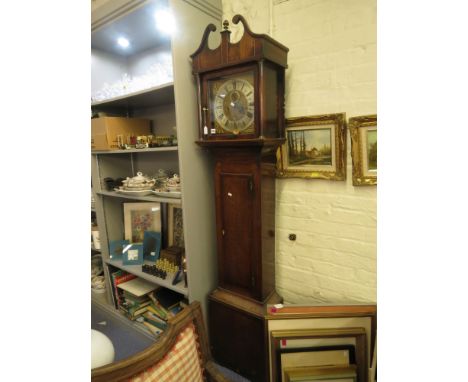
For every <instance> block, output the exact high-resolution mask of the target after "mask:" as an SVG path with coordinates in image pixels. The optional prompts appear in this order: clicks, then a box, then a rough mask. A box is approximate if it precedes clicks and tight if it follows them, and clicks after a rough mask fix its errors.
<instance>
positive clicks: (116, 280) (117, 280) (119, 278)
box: [111, 269, 136, 309]
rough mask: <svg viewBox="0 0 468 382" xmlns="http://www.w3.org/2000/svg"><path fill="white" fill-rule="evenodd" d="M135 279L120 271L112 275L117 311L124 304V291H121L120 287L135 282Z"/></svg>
mask: <svg viewBox="0 0 468 382" xmlns="http://www.w3.org/2000/svg"><path fill="white" fill-rule="evenodd" d="M135 278H136V276H135V275H133V274H131V273H128V272H125V271H123V270H120V269H119V270H118V271H115V272H112V273H111V280H112V297H113V298H114V306H115V308H116V309H119V308H120V305H121V304H122V303H123V302H124V297H123V290H121V289H119V288H118V285H119V284H123V283H125V282H127V281H130V280H133V279H135Z"/></svg>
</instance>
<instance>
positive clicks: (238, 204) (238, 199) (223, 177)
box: [217, 171, 257, 297]
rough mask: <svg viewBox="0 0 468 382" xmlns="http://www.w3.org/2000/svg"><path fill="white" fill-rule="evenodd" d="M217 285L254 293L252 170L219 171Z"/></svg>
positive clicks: (249, 293) (253, 196) (253, 192)
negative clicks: (218, 278) (246, 171)
mask: <svg viewBox="0 0 468 382" xmlns="http://www.w3.org/2000/svg"><path fill="white" fill-rule="evenodd" d="M217 178H218V187H219V193H218V203H219V209H218V211H219V215H218V219H219V221H220V223H221V224H219V226H218V230H219V232H218V244H219V249H220V253H219V255H220V256H219V261H220V264H219V276H220V280H219V282H220V286H221V287H223V288H226V289H229V290H232V291H235V292H237V293H240V294H243V295H246V296H250V297H255V296H256V294H257V293H256V289H257V285H256V280H257V277H256V274H255V263H256V262H255V256H256V250H255V243H256V241H255V238H254V234H255V224H254V223H255V221H256V208H255V206H256V203H255V190H254V174H252V173H229V172H222V171H219V172H218V176H217Z"/></svg>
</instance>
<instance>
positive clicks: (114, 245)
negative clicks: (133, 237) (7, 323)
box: [109, 240, 130, 260]
mask: <svg viewBox="0 0 468 382" xmlns="http://www.w3.org/2000/svg"><path fill="white" fill-rule="evenodd" d="M128 244H130V242H129V241H128V240H112V241H111V242H110V243H109V257H110V258H111V260H122V254H123V250H124V249H125V247H126V246H127V245H128Z"/></svg>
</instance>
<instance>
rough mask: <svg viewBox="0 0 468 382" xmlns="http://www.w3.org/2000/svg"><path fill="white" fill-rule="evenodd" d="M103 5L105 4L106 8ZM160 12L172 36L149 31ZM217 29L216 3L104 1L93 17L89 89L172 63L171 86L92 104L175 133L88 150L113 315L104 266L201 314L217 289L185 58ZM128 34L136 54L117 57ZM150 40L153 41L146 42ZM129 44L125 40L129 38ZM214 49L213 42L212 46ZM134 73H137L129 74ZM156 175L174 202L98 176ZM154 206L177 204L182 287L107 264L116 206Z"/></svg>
mask: <svg viewBox="0 0 468 382" xmlns="http://www.w3.org/2000/svg"><path fill="white" fill-rule="evenodd" d="M109 3H110V4H109ZM161 6H164V7H166V8H167V9H170V11H171V12H172V14H173V16H174V19H175V23H176V30H175V33H174V34H173V35H172V36H171V37H160V36H157V35H154V33H153V32H151V28H153V29H154V21H153V22H152V25H148V23H151V20H152V18H151V17H150V16H151V12H154V10H155V7H161ZM210 23H214V24H215V25H217V26H218V28H219V27H220V26H221V1H215V0H213V1H211V0H210V1H204V2H198V1H197V2H193V1H184V0H169V1H166V2H164V1H163V2H161V1H158V2H153V1H124V0H123V1H120V0H115V1H112V2H107V3H105V4H104V5H102V6H101V7H100V8H99V9H95V10H94V11H93V14H92V61H91V62H92V89H93V90H94V91H95V90H96V89H99V88H100V87H102V85H103V84H104V83H105V82H107V83H112V82H113V81H117V80H118V79H119V77H120V76H121V75H122V74H123V73H125V72H127V73H128V74H130V75H136V74H138V73H141V72H142V71H143V70H144V68H145V65H148V63H151V62H155V61H157V60H158V59H160V58H161V57H166V59H167V57H168V56H169V57H171V58H172V69H173V81H172V82H170V83H165V84H161V85H158V86H153V87H150V88H149V89H144V90H140V91H138V92H135V93H132V94H127V95H124V96H118V97H114V98H112V99H108V100H105V101H99V102H93V103H92V104H91V108H92V109H93V111H96V112H106V113H112V114H117V115H121V116H130V117H139V118H148V119H150V120H151V121H152V126H153V134H154V135H172V134H174V135H177V139H178V145H177V146H173V147H161V148H150V149H134V150H116V151H94V152H91V157H92V161H91V166H92V168H91V174H92V184H93V192H94V198H95V211H96V216H97V222H98V226H99V230H100V240H101V255H102V258H103V263H104V264H106V266H105V267H104V271H105V276H106V283H107V295H106V299H105V300H104V301H103V300H102V299H100V300H99V301H95V303H98V304H99V305H101V306H102V305H103V304H104V305H105V307H106V310H107V311H109V312H113V313H114V314H116V315H118V316H120V315H121V313H120V312H118V311H117V310H116V309H113V300H112V294H111V293H112V292H111V282H110V277H109V269H108V266H113V267H116V268H119V269H123V270H126V271H128V272H130V273H133V274H135V275H137V276H138V277H141V278H143V279H145V280H148V281H150V282H152V283H154V284H156V285H160V286H163V287H166V288H169V289H172V290H175V291H177V292H179V293H182V294H184V295H185V296H186V297H187V299H188V300H189V301H190V302H191V301H194V300H197V301H200V302H201V304H202V306H203V309H204V310H205V312H204V313H205V316H206V313H207V312H206V304H207V296H208V294H209V292H211V291H212V290H213V289H214V288H215V287H216V284H217V280H216V274H217V272H216V267H217V264H216V243H215V225H214V223H215V212H214V191H213V190H214V186H213V179H212V175H211V174H212V166H213V164H212V162H211V159H210V156H209V155H206V154H205V153H203V151H202V149H201V148H199V147H198V146H197V145H196V144H195V141H196V140H197V139H198V121H197V115H198V112H197V97H196V84H195V82H194V80H193V78H192V73H191V64H190V62H189V56H190V54H192V53H193V52H194V51H195V50H196V49H197V48H198V46H199V43H200V41H201V38H202V35H203V32H204V29H205V27H206V26H207V25H208V24H210ZM119 28H121V29H122V30H125V31H127V32H128V33H129V34H131V36H130V37H131V39H133V42H137V41H138V44H136V43H135V46H136V48H134V50H133V51H130V53H124V52H123V51H119V48H118V47H117V46H116V44H115V39H113V38H114V37H116V36H117V33H118V30H119ZM153 35H154V36H153ZM131 41H132V40H131ZM213 44H214V45H218V44H219V41H213ZM135 73H136V74H135ZM159 169H165V170H168V171H172V172H175V173H178V174H179V175H180V177H181V188H182V190H181V197H180V198H166V197H158V196H153V195H148V196H140V197H136V196H132V195H127V194H121V193H117V192H115V191H112V190H107V189H106V187H105V183H104V178H106V177H112V178H114V179H115V178H119V177H122V178H126V177H127V176H130V177H131V176H135V175H136V173H137V172H138V171H142V172H143V173H145V174H148V175H152V174H156V173H157V171H158V170H159ZM148 201H155V202H159V203H162V205H165V204H168V203H173V204H177V205H181V206H182V209H183V221H184V242H185V256H186V261H187V279H188V286H187V287H185V286H184V283H183V282H180V283H178V284H176V285H172V283H171V281H172V279H170V278H168V279H166V280H162V279H160V278H157V277H155V276H152V275H149V274H147V273H144V272H142V271H141V266H125V265H123V264H122V261H118V260H113V259H110V258H109V245H108V243H109V241H110V240H118V239H123V238H124V237H123V236H124V222H123V203H126V202H148Z"/></svg>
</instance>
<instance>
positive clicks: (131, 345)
mask: <svg viewBox="0 0 468 382" xmlns="http://www.w3.org/2000/svg"><path fill="white" fill-rule="evenodd" d="M91 329H94V330H98V331H100V332H101V333H104V334H105V335H106V336H107V337H109V338H110V340H111V341H112V344H113V345H114V350H115V361H119V360H121V359H124V358H127V357H129V356H131V355H133V354H135V353H138V352H139V351H142V350H144V349H145V348H147V347H148V346H149V345H151V344H152V343H153V340H152V339H150V338H149V337H147V336H145V335H144V334H142V333H139V332H138V331H136V330H134V329H132V328H131V327H129V325H128V324H126V323H123V322H122V321H120V320H119V319H117V318H115V317H114V316H113V315H111V314H110V313H108V312H106V311H105V310H104V309H102V308H100V307H98V306H97V305H94V304H91ZM217 366H218V368H219V369H220V371H221V372H222V373H223V374H225V375H226V377H228V378H229V379H230V380H231V381H233V382H249V380H248V379H245V378H243V377H242V376H240V375H238V374H236V373H234V372H233V371H231V370H229V369H226V368H225V367H222V366H220V365H217ZM181 382H190V381H181Z"/></svg>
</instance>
